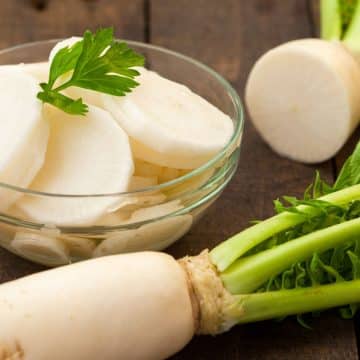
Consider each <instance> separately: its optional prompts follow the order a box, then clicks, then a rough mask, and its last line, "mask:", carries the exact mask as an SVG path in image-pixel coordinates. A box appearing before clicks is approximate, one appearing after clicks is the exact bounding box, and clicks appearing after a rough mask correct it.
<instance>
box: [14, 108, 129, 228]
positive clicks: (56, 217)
mask: <svg viewBox="0 0 360 360" xmlns="http://www.w3.org/2000/svg"><path fill="white" fill-rule="evenodd" d="M45 110H46V111H45V116H46V118H47V120H48V121H49V123H50V138H49V146H48V151H47V154H46V161H45V164H44V166H43V168H42V169H41V171H40V172H39V174H38V176H37V177H36V179H35V180H34V182H33V183H32V184H31V188H32V189H35V190H39V191H42V192H46V193H57V194H79V195H81V194H104V193H105V194H106V193H117V192H123V191H126V190H127V188H128V184H129V181H130V179H131V176H132V174H133V167H134V166H133V161H132V154H131V149H130V146H129V142H128V137H127V135H126V134H125V133H124V131H123V130H122V129H121V128H120V127H119V126H118V125H117V124H116V122H115V121H114V119H113V118H112V117H111V115H110V114H109V113H107V112H106V111H104V110H101V109H99V108H96V107H93V106H90V107H89V112H88V113H87V114H86V116H74V115H68V114H65V113H64V112H62V111H60V110H58V109H56V108H54V107H50V106H49V107H46V109H45ZM118 201H119V197H118V196H105V197H104V196H103V197H93V198H90V197H77V198H76V197H56V196H55V197H54V196H30V195H29V196H25V197H24V198H23V199H21V201H19V203H18V204H17V205H18V207H19V208H20V209H21V210H22V211H24V212H25V213H26V214H27V215H28V216H29V217H30V218H31V219H33V220H36V221H39V222H42V223H46V224H55V225H59V224H61V225H84V224H88V223H91V222H94V221H95V220H96V219H98V218H99V217H100V216H102V215H103V214H104V213H106V212H107V211H108V209H109V208H111V207H112V206H114V204H117V203H118Z"/></svg>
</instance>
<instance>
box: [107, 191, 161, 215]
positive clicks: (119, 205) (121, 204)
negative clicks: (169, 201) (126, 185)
mask: <svg viewBox="0 0 360 360" xmlns="http://www.w3.org/2000/svg"><path fill="white" fill-rule="evenodd" d="M165 200H166V196H165V195H164V194H163V193H162V192H160V191H151V192H149V193H135V194H131V195H126V196H125V195H124V196H122V197H120V199H119V200H118V202H116V203H115V204H114V206H113V207H111V208H109V210H108V212H114V211H117V210H119V209H120V210H126V211H131V210H136V209H138V208H140V207H143V206H151V205H155V204H161V203H163V202H164V201H165Z"/></svg>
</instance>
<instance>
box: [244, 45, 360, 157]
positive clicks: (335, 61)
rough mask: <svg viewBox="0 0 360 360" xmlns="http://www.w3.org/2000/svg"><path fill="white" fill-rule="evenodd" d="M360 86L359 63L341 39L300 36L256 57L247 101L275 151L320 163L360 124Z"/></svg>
mask: <svg viewBox="0 0 360 360" xmlns="http://www.w3.org/2000/svg"><path fill="white" fill-rule="evenodd" d="M359 88H360V67H359V65H358V64H357V62H356V61H355V60H354V58H353V57H352V56H351V55H350V53H349V52H348V51H347V50H346V49H345V48H344V47H343V46H342V45H341V44H340V43H336V42H328V41H323V40H316V39H304V40H296V41H292V42H289V43H287V44H284V45H281V46H279V47H276V48H275V49H273V50H270V51H269V52H267V53H266V54H265V55H263V56H262V57H261V58H260V59H259V60H258V61H257V62H256V64H255V66H254V68H253V69H252V71H251V73H250V76H249V79H248V82H247V86H246V103H247V107H248V110H249V112H250V115H251V118H252V121H253V123H254V125H255V127H256V128H257V130H258V131H259V133H260V135H261V136H262V137H263V139H264V140H265V141H266V142H267V143H268V144H269V145H270V147H271V148H272V149H273V150H274V151H275V152H277V153H279V154H280V155H283V156H286V157H288V158H290V159H294V160H297V161H301V162H305V163H317V162H321V161H325V160H327V159H329V158H331V157H332V156H333V155H335V153H336V152H337V151H338V150H339V149H340V148H341V147H342V146H343V145H344V143H345V141H346V140H347V138H348V137H349V136H350V134H351V133H352V131H353V130H354V129H355V127H356V126H357V124H358V123H359V119H360V92H359Z"/></svg>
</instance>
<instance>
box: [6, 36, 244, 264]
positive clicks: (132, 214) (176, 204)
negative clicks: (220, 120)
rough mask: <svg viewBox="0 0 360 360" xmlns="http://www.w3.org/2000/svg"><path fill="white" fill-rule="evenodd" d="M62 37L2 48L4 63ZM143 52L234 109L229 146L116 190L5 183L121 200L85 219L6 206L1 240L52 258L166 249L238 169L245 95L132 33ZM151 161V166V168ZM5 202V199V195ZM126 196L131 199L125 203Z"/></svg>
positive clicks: (36, 56) (86, 201) (75, 198)
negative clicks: (44, 216)
mask: <svg viewBox="0 0 360 360" xmlns="http://www.w3.org/2000/svg"><path fill="white" fill-rule="evenodd" d="M57 41H58V40H51V41H41V42H34V43H28V44H24V45H20V46H16V47H12V48H9V49H5V50H2V51H0V64H1V65H3V64H18V63H33V62H41V61H46V60H47V58H48V54H49V52H50V50H51V49H52V47H53V46H54V45H55V44H56V42H57ZM128 43H129V45H130V46H131V47H132V48H134V49H135V50H136V51H138V52H140V53H142V54H144V56H145V57H146V62H147V67H148V68H150V69H152V70H155V71H157V72H159V73H160V74H161V75H163V76H165V77H167V78H169V79H171V80H174V81H177V82H179V83H182V84H184V85H186V86H188V87H189V88H190V89H192V90H193V91H195V92H196V93H198V94H199V95H201V96H202V97H204V98H206V99H207V100H208V101H209V102H211V103H212V104H214V105H215V106H217V107H218V108H220V109H221V110H222V111H223V112H224V113H226V114H228V115H229V116H230V117H231V119H232V120H233V122H234V133H233V136H232V137H231V139H230V140H229V142H228V144H227V145H226V146H225V148H224V149H223V150H222V151H221V152H220V153H218V154H217V155H216V156H215V157H214V158H212V159H211V160H210V161H208V162H207V163H205V164H204V165H202V166H201V167H199V168H197V169H195V170H192V171H189V172H187V173H185V172H184V173H179V174H178V175H180V176H179V177H177V178H175V179H172V180H170V181H167V182H164V183H161V184H159V185H156V186H152V187H147V188H143V189H137V190H134V191H130V192H127V193H117V194H87V195H67V194H47V193H41V192H36V191H31V190H29V189H24V188H19V187H16V186H12V185H11V184H5V183H0V189H2V193H4V191H5V190H6V191H7V192H10V193H11V194H10V195H11V196H18V197H20V196H27V197H51V198H52V201H53V203H54V204H55V205H56V203H57V202H59V203H60V202H62V203H63V204H64V203H65V204H66V203H68V204H70V203H71V202H82V203H83V206H91V204H92V202H98V201H108V200H109V199H111V200H114V203H115V202H118V203H119V204H122V205H121V207H119V208H118V209H116V208H114V211H113V212H109V213H106V214H105V215H104V216H102V217H101V218H100V219H96V220H95V221H93V222H92V223H89V224H85V225H81V226H67V225H61V224H56V225H55V224H51V223H46V222H44V223H41V222H38V221H34V220H32V219H30V218H28V217H27V216H26V215H25V214H24V213H21V211H18V210H17V209H16V206H15V208H14V207H12V208H10V209H7V210H6V211H2V212H0V245H1V246H3V247H4V248H6V249H8V250H9V251H11V252H13V253H15V254H17V255H19V256H21V257H24V258H26V259H29V260H31V261H34V262H37V263H41V264H43V265H47V266H59V265H64V264H68V263H71V262H75V261H79V260H84V259H88V258H91V257H97V256H103V255H110V254H116V253H123V252H131V251H141V250H163V249H165V248H166V247H167V246H169V245H170V244H172V243H173V242H175V241H176V240H178V239H179V238H181V237H182V236H183V235H184V234H185V233H187V232H188V231H189V229H190V228H191V227H192V225H193V224H194V223H195V222H196V221H198V220H199V219H200V217H201V216H202V215H203V214H204V212H205V210H206V209H207V208H208V207H209V206H210V205H211V204H212V203H213V202H214V201H215V200H216V199H217V198H218V197H219V196H220V194H221V192H222V191H223V190H224V188H225V187H226V185H227V184H228V183H229V181H230V179H231V178H232V176H233V175H234V173H235V171H236V168H237V164H238V160H239V151H240V142H241V136H242V132H243V112H242V105H241V102H240V99H239V97H238V95H237V93H236V91H235V90H234V89H233V88H232V87H231V85H230V84H229V83H228V82H227V81H226V80H224V79H223V78H222V77H221V76H220V75H218V74H217V73H216V72H214V71H213V70H211V69H210V68H208V67H207V66H205V65H203V64H201V63H199V62H198V61H195V60H193V59H191V58H189V57H186V56H184V55H181V54H178V53H176V52H173V51H169V50H166V49H163V48H160V47H157V46H152V45H148V44H143V43H139V42H132V41H128ZM153 170H154V169H152V168H151V167H150V169H147V171H150V172H151V171H153ZM0 202H1V199H0ZM124 204H125V205H124Z"/></svg>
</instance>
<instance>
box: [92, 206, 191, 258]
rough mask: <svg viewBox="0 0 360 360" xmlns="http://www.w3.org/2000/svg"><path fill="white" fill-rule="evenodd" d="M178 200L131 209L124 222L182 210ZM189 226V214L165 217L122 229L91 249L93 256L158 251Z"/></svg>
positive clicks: (177, 237) (176, 238)
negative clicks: (136, 226)
mask: <svg viewBox="0 0 360 360" xmlns="http://www.w3.org/2000/svg"><path fill="white" fill-rule="evenodd" d="M182 208H183V206H182V205H181V203H180V202H179V201H178V200H175V201H171V202H168V203H165V204H162V205H157V206H152V207H148V208H143V209H139V210H137V211H135V212H134V213H133V214H132V215H131V216H130V218H129V219H128V220H127V221H124V223H123V224H124V225H125V224H131V223H136V222H142V221H147V220H151V219H155V218H158V217H163V216H166V215H169V214H171V213H173V212H175V211H178V210H180V209H182ZM191 225H192V216H191V215H189V214H185V215H177V216H171V217H166V218H164V219H160V220H156V221H153V222H150V223H148V224H145V225H142V226H141V227H139V228H137V229H132V230H123V231H118V232H115V233H114V234H110V235H109V236H108V238H107V239H105V240H104V241H102V242H101V243H100V244H99V245H98V246H97V248H96V249H95V251H94V256H95V257H97V256H104V255H111V254H118V253H121V252H130V251H139V250H142V249H145V250H162V249H164V248H166V247H168V246H170V245H171V244H172V243H173V242H175V241H176V240H178V239H179V238H180V237H182V236H183V235H184V234H186V233H187V231H188V230H189V229H190V227H191Z"/></svg>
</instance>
